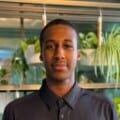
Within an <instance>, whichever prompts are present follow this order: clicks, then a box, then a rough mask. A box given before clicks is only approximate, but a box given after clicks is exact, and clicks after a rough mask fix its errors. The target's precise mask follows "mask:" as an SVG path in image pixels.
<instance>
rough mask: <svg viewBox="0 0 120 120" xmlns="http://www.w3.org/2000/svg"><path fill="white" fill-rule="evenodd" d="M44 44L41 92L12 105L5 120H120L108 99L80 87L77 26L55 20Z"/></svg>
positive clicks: (47, 29) (46, 30)
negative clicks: (76, 68)
mask: <svg viewBox="0 0 120 120" xmlns="http://www.w3.org/2000/svg"><path fill="white" fill-rule="evenodd" d="M40 43H41V44H40V45H41V56H40V58H41V60H42V61H43V64H44V65H45V68H46V79H45V80H43V84H42V87H41V88H40V90H39V91H37V92H34V93H32V94H31V95H28V96H25V97H23V98H20V99H18V100H15V101H14V102H11V103H10V104H8V105H7V107H6V108H5V111H4V115H3V120H117V115H116V113H115V110H114V107H113V105H112V103H111V102H110V101H109V100H108V99H107V98H105V97H103V96H99V95H97V94H96V93H93V92H90V91H87V90H84V89H82V88H79V87H78V84H77V82H76V80H75V76H74V71H75V67H76V63H77V59H78V58H79V55H78V54H77V32H76V30H75V28H74V27H73V26H72V25H71V24H70V23H69V22H68V21H65V20H62V19H56V20H53V21H51V22H50V23H48V25H47V26H46V27H45V28H44V29H43V30H42V32H41V35H40Z"/></svg>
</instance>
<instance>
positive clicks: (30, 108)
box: [3, 81, 118, 120]
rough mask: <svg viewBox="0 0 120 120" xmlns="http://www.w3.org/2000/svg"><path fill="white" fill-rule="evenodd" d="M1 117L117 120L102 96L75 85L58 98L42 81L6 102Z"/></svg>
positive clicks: (30, 119)
mask: <svg viewBox="0 0 120 120" xmlns="http://www.w3.org/2000/svg"><path fill="white" fill-rule="evenodd" d="M3 120H118V119H117V115H116V112H115V110H114V107H113V105H112V103H111V102H110V101H109V100H108V99H107V98H106V97H104V96H100V95H98V94H96V93H93V92H91V91H87V90H84V89H81V88H79V87H78V85H77V84H75V85H74V86H73V88H72V89H71V90H70V91H69V93H68V94H67V95H65V96H64V97H62V98H60V97H58V96H57V95H55V94H54V93H53V92H52V91H51V90H50V89H49V88H48V87H47V85H46V82H45V81H44V82H43V85H42V87H41V89H40V90H39V91H36V92H34V93H32V94H30V95H28V96H25V97H23V98H20V99H18V100H15V101H13V102H11V103H9V104H8V105H7V107H6V108H5V111H4V115H3Z"/></svg>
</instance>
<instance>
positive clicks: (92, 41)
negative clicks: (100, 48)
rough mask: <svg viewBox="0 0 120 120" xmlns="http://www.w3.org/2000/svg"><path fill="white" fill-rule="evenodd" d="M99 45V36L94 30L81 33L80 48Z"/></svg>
mask: <svg viewBox="0 0 120 120" xmlns="http://www.w3.org/2000/svg"><path fill="white" fill-rule="evenodd" d="M96 47H97V36H96V34H95V33H94V32H88V33H79V42H78V48H79V49H86V48H96Z"/></svg>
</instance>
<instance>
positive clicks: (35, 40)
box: [20, 36, 40, 53]
mask: <svg viewBox="0 0 120 120" xmlns="http://www.w3.org/2000/svg"><path fill="white" fill-rule="evenodd" d="M39 44H40V43H39V38H38V37H36V36H35V37H33V38H29V39H26V40H22V41H21V43H20V46H21V48H22V49H23V51H24V52H25V51H26V50H27V49H28V46H29V45H34V50H35V53H38V52H40V45H39Z"/></svg>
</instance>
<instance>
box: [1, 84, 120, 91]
mask: <svg viewBox="0 0 120 120" xmlns="http://www.w3.org/2000/svg"><path fill="white" fill-rule="evenodd" d="M40 87H41V85H39V84H33V85H20V86H15V85H0V92H2V91H35V90H39V89H40ZM79 87H81V88H84V89H115V88H116V89H117V88H120V83H119V84H114V83H87V84H79Z"/></svg>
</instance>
